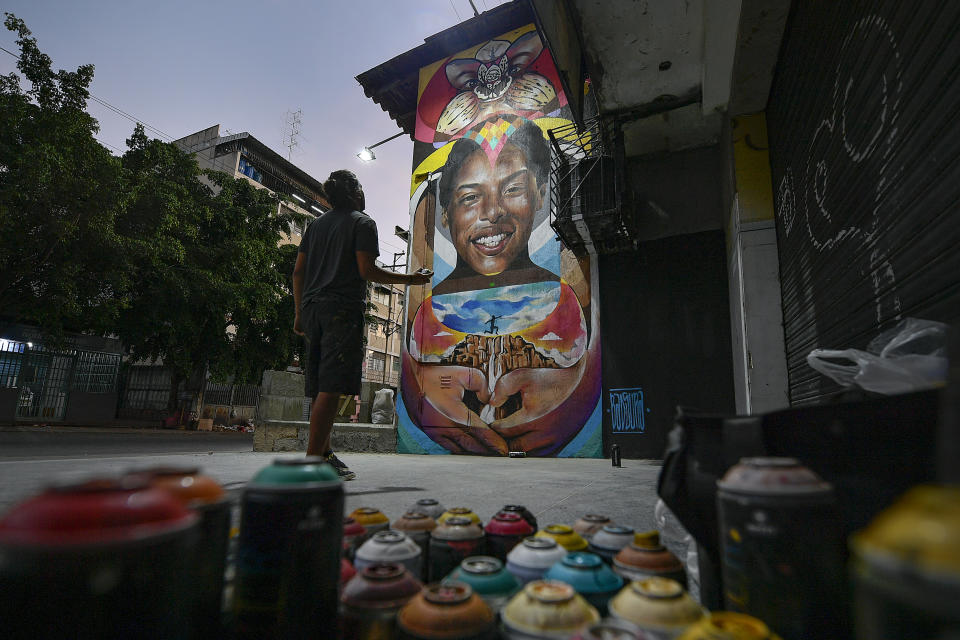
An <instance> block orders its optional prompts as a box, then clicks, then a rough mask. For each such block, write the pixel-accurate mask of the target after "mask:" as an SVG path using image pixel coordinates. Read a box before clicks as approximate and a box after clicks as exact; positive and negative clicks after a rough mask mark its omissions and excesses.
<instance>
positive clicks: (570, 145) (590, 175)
mask: <svg viewBox="0 0 960 640" xmlns="http://www.w3.org/2000/svg"><path fill="white" fill-rule="evenodd" d="M547 134H548V136H549V138H550V143H551V150H550V174H551V176H550V177H551V186H552V188H551V190H550V226H551V227H552V228H553V229H554V231H555V232H556V233H557V235H558V236H559V237H560V239H561V241H562V242H563V243H564V245H565V246H567V247H568V248H570V249H571V250H572V251H573V252H574V253H575V254H577V255H580V256H584V255H596V254H607V253H616V252H619V251H625V250H630V249H632V248H633V247H634V239H635V238H636V228H635V224H634V223H633V221H632V218H631V216H630V215H629V212H628V211H626V210H625V207H624V203H623V200H624V198H623V194H624V188H623V184H624V180H623V161H622V157H623V154H622V149H620V153H619V154H618V153H616V151H617V148H616V147H617V145H613V144H610V138H611V136H610V135H609V133H608V132H607V131H606V130H605V128H604V126H603V123H602V121H601V120H600V118H599V117H595V118H590V119H588V120H586V121H585V123H584V128H583V129H578V128H577V126H576V124H574V123H571V124H568V125H564V126H562V127H557V128H555V129H551V130H550V131H548V132H547Z"/></svg>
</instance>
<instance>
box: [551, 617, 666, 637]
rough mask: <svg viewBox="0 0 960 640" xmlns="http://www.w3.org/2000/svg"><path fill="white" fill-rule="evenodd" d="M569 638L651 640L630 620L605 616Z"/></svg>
mask: <svg viewBox="0 0 960 640" xmlns="http://www.w3.org/2000/svg"><path fill="white" fill-rule="evenodd" d="M570 640H652V637H651V636H648V635H647V634H645V633H644V632H643V631H642V630H641V629H640V627H638V626H637V625H635V624H633V623H632V622H627V621H626V620H617V619H616V618H607V619H606V620H601V621H600V622H594V623H593V624H589V625H587V626H586V627H585V628H584V629H583V630H582V631H580V633H578V634H577V635H575V636H573V637H572V638H571V639H570Z"/></svg>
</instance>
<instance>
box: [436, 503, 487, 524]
mask: <svg viewBox="0 0 960 640" xmlns="http://www.w3.org/2000/svg"><path fill="white" fill-rule="evenodd" d="M450 518H467V519H468V520H470V522H473V523H474V524H478V525H480V526H481V527H482V526H483V521H482V520H480V516H478V515H477V514H475V513H474V512H473V511H471V510H470V509H468V508H467V507H451V508H449V509H447V510H446V511H444V512H443V513H442V514H440V517H439V518H437V524H443V523H444V522H446V521H447V520H449V519H450Z"/></svg>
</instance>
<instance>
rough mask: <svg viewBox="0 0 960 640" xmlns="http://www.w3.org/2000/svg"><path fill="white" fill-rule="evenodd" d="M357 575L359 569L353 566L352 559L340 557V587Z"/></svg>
mask: <svg viewBox="0 0 960 640" xmlns="http://www.w3.org/2000/svg"><path fill="white" fill-rule="evenodd" d="M355 575H357V570H356V569H354V568H353V565H352V564H350V561H349V560H347V559H346V558H340V588H341V589H342V588H343V585H345V584H347V583H348V582H350V578H352V577H353V576H355Z"/></svg>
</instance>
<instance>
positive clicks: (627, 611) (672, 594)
mask: <svg viewBox="0 0 960 640" xmlns="http://www.w3.org/2000/svg"><path fill="white" fill-rule="evenodd" d="M704 614H705V610H704V608H703V607H701V606H700V605H699V604H698V603H697V602H696V601H695V600H694V599H693V598H691V597H690V595H689V594H688V593H687V592H686V591H684V590H683V587H681V586H680V583H679V582H677V581H676V580H670V579H669V578H648V579H646V580H642V581H640V582H631V583H630V584H629V585H627V586H626V587H624V588H623V589H622V590H621V591H620V593H618V594H617V595H616V596H614V597H613V598H612V599H611V600H610V615H612V616H613V617H614V618H617V619H618V620H626V621H628V622H632V623H633V624H635V625H637V626H638V627H640V628H641V629H642V630H643V631H644V633H646V634H647V635H648V636H650V637H651V638H654V639H655V640H669V639H671V638H676V637H677V636H679V635H680V634H681V633H683V631H684V630H685V629H687V628H688V627H689V626H690V625H692V624H695V623H697V622H698V621H699V620H700V619H702V618H703V616H704Z"/></svg>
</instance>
